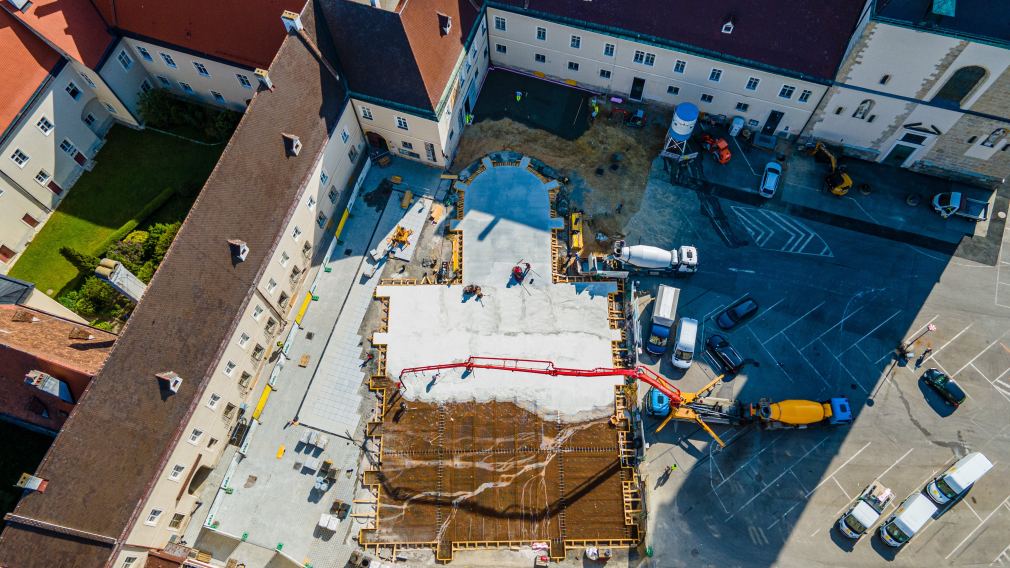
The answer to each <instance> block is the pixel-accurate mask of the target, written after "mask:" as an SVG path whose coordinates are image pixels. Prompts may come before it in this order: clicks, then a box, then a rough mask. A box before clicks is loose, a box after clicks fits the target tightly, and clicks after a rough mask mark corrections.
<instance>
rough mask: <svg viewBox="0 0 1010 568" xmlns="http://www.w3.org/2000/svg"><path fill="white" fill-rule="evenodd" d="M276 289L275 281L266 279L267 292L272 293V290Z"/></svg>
mask: <svg viewBox="0 0 1010 568" xmlns="http://www.w3.org/2000/svg"><path fill="white" fill-rule="evenodd" d="M276 289H277V281H276V280H274V279H273V278H271V279H270V280H268V281H267V294H273V293H274V290H276Z"/></svg>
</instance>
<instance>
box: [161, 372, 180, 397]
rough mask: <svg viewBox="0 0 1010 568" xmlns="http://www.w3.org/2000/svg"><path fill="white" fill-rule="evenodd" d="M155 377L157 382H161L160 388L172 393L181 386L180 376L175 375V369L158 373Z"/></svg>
mask: <svg viewBox="0 0 1010 568" xmlns="http://www.w3.org/2000/svg"><path fill="white" fill-rule="evenodd" d="M155 377H158V382H159V383H160V384H161V386H162V388H167V389H168V390H169V391H171V392H172V393H173V394H174V393H177V392H179V387H181V386H182V377H180V376H179V375H177V374H176V373H175V371H165V372H164V373H158V374H157V375H155Z"/></svg>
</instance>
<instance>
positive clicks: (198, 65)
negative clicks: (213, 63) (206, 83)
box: [193, 61, 210, 77]
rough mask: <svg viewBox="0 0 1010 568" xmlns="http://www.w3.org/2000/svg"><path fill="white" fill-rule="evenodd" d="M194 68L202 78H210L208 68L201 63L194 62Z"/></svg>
mask: <svg viewBox="0 0 1010 568" xmlns="http://www.w3.org/2000/svg"><path fill="white" fill-rule="evenodd" d="M193 67H195V68H196V72H197V74H198V75H200V76H201V77H210V71H207V66H206V65H204V64H203V63H200V62H199V61H194V62H193Z"/></svg>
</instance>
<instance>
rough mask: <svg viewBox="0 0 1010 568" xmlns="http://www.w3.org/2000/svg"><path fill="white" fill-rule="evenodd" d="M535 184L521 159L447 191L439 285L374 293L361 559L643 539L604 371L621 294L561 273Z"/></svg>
mask: <svg viewBox="0 0 1010 568" xmlns="http://www.w3.org/2000/svg"><path fill="white" fill-rule="evenodd" d="M545 171H546V172H549V169H547V168H546V167H545V166H544V165H543V164H537V163H534V162H533V161H531V159H530V158H529V157H523V156H501V155H498V156H491V157H485V158H483V159H482V160H480V161H479V162H477V163H475V164H474V165H473V166H471V167H470V168H469V169H468V170H466V171H464V172H463V173H462V174H460V176H459V180H458V181H457V182H455V190H456V191H455V196H456V203H455V205H456V219H455V220H454V221H452V222H451V223H450V227H449V229H450V235H449V236H450V238H451V239H452V243H453V257H452V266H451V267H450V268H449V273H448V274H447V275H445V279H446V282H445V283H443V284H431V285H429V284H418V283H416V282H415V281H414V280H413V279H400V280H389V281H386V282H384V285H380V286H379V287H378V289H377V290H376V298H377V301H378V302H381V304H382V309H383V321H382V323H381V325H380V328H379V329H378V330H376V332H375V333H374V335H373V337H372V342H373V345H375V346H376V347H377V348H378V353H379V357H378V361H377V362H378V365H377V369H378V372H377V373H376V375H375V376H374V377H373V378H372V381H371V386H372V389H373V390H374V391H375V393H376V395H377V403H378V411H377V412H376V413H375V415H374V417H373V420H372V422H371V424H370V428H369V432H368V433H369V434H370V435H371V436H372V437H373V439H375V440H377V442H378V445H379V448H380V449H379V461H378V463H376V464H374V469H373V471H370V472H368V473H366V476H365V484H366V485H368V486H369V487H370V488H371V490H372V492H373V494H374V498H375V508H374V511H375V517H374V520H373V521H372V523H371V524H370V527H369V528H366V529H364V530H363V531H362V533H361V535H360V537H359V542H360V544H362V545H363V546H365V547H366V548H368V547H369V546H375V547H380V546H383V547H389V546H393V547H402V548H410V547H430V548H434V549H435V551H436V558H437V559H438V560H441V561H448V560H450V559H452V556H453V551H455V550H460V549H470V548H485V547H492V548H493V547H505V546H514V545H520V544H521V545H526V546H533V547H534V548H535V549H539V550H541V551H542V553H543V554H545V555H549V556H550V557H552V558H563V557H564V556H565V550H566V548H581V547H586V546H599V547H627V546H632V545H635V544H636V543H637V542H638V541H639V536H640V527H639V524H638V521H639V515H638V514H639V512H640V509H641V498H640V495H641V493H640V488H639V479H638V476H637V474H636V470H635V468H634V460H633V459H631V458H632V457H633V456H634V453H635V450H634V449H633V448H632V447H631V445H630V438H631V437H630V436H629V435H628V429H629V427H630V424H629V421H628V419H627V417H626V415H625V408H626V404H627V403H626V401H627V400H629V396H628V394H629V392H628V389H629V387H628V386H625V380H624V377H622V376H621V375H620V374H617V373H615V372H612V371H613V370H619V369H616V368H620V367H623V366H625V363H626V362H627V359H626V357H625V356H624V355H623V354H624V353H625V352H626V351H625V350H626V345H625V341H626V340H627V334H626V333H625V331H624V322H625V315H624V298H623V285H622V284H621V283H619V282H617V281H609V280H605V279H590V278H569V277H566V276H564V275H562V274H559V273H558V271H557V268H558V267H559V266H560V264H561V261H563V259H564V254H565V253H564V252H562V251H563V249H564V246H563V245H561V244H559V238H560V237H559V233H560V231H561V230H562V229H563V228H564V223H563V221H562V219H560V218H558V217H557V216H556V212H555V211H553V204H554V198H555V196H556V193H557V191H558V190H559V189H560V188H561V184H560V183H559V182H558V181H557V180H555V179H552V178H551V177H549V176H548V175H544V173H542V172H545ZM559 369H560V370H561V371H560V372H559V371H558V370H559ZM581 369H585V370H592V369H597V370H598V371H597V372H595V373H594V372H591V371H590V372H586V373H585V374H584V376H578V375H579V374H580V373H578V372H575V371H576V370H581ZM566 370H568V371H571V372H568V373H566V372H565V371H566ZM630 389H631V390H630V392H631V393H633V392H634V387H630ZM632 399H633V397H632Z"/></svg>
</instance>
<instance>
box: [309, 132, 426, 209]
mask: <svg viewBox="0 0 1010 568" xmlns="http://www.w3.org/2000/svg"><path fill="white" fill-rule="evenodd" d="M424 155H425V157H426V158H428V161H429V162H437V161H438V160H436V159H435V145H434V144H432V143H431V142H425V143H424ZM321 226H322V225H320V227H321Z"/></svg>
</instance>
